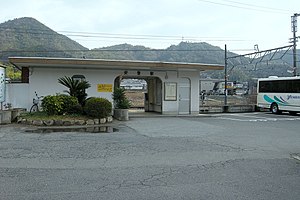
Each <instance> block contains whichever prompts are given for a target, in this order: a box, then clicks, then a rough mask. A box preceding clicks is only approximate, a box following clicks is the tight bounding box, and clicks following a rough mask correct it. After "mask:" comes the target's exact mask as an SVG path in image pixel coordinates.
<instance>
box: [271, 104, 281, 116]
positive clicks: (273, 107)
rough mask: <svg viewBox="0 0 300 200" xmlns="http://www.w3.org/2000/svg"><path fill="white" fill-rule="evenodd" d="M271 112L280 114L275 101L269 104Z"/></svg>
mask: <svg viewBox="0 0 300 200" xmlns="http://www.w3.org/2000/svg"><path fill="white" fill-rule="evenodd" d="M271 112H272V113H273V114H280V111H279V108H278V105H277V103H272V105H271Z"/></svg>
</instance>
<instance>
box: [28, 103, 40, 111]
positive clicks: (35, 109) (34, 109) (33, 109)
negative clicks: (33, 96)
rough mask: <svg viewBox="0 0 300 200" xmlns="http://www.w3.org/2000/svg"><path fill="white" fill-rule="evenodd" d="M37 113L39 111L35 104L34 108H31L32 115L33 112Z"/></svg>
mask: <svg viewBox="0 0 300 200" xmlns="http://www.w3.org/2000/svg"><path fill="white" fill-rule="evenodd" d="M37 111H39V107H38V105H36V104H34V105H33V106H31V108H30V113H32V112H37Z"/></svg>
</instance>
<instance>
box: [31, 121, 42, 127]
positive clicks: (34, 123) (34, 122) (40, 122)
mask: <svg viewBox="0 0 300 200" xmlns="http://www.w3.org/2000/svg"><path fill="white" fill-rule="evenodd" d="M32 125H34V126H43V125H44V122H43V121H42V120H33V121H32Z"/></svg>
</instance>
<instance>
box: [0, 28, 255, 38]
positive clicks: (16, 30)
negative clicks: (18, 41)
mask: <svg viewBox="0 0 300 200" xmlns="http://www.w3.org/2000/svg"><path fill="white" fill-rule="evenodd" d="M1 29H4V30H5V31H6V32H7V31H11V32H14V33H22V34H32V35H56V34H57V33H56V32H55V33H53V32H52V31H50V30H42V29H26V28H22V29H20V28H11V27H0V30H1ZM59 33H67V34H66V35H64V34H59ZM58 34H59V35H61V36H68V37H82V38H106V39H129V40H172V41H174V40H177V41H182V40H185V41H199V42H200V41H218V42H222V41H232V42H242V41H249V40H245V39H233V38H232V37H204V36H203V37H200V36H174V35H134V34H114V33H96V32H74V31H59V32H58Z"/></svg>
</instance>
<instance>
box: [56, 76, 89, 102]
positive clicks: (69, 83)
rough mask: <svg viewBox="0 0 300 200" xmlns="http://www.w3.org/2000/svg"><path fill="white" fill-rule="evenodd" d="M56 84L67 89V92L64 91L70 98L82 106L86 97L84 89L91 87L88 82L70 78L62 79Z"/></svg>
mask: <svg viewBox="0 0 300 200" xmlns="http://www.w3.org/2000/svg"><path fill="white" fill-rule="evenodd" d="M58 82H59V83H60V84H62V85H63V86H66V87H67V88H69V90H65V91H64V92H67V93H68V94H69V95H70V96H74V97H76V98H77V99H78V102H79V103H80V104H81V105H83V104H84V101H85V99H86V97H87V93H86V92H85V90H86V89H88V88H89V87H91V85H90V84H89V82H87V81H85V80H82V81H79V80H74V79H72V78H71V77H67V76H65V77H62V78H59V79H58Z"/></svg>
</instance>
